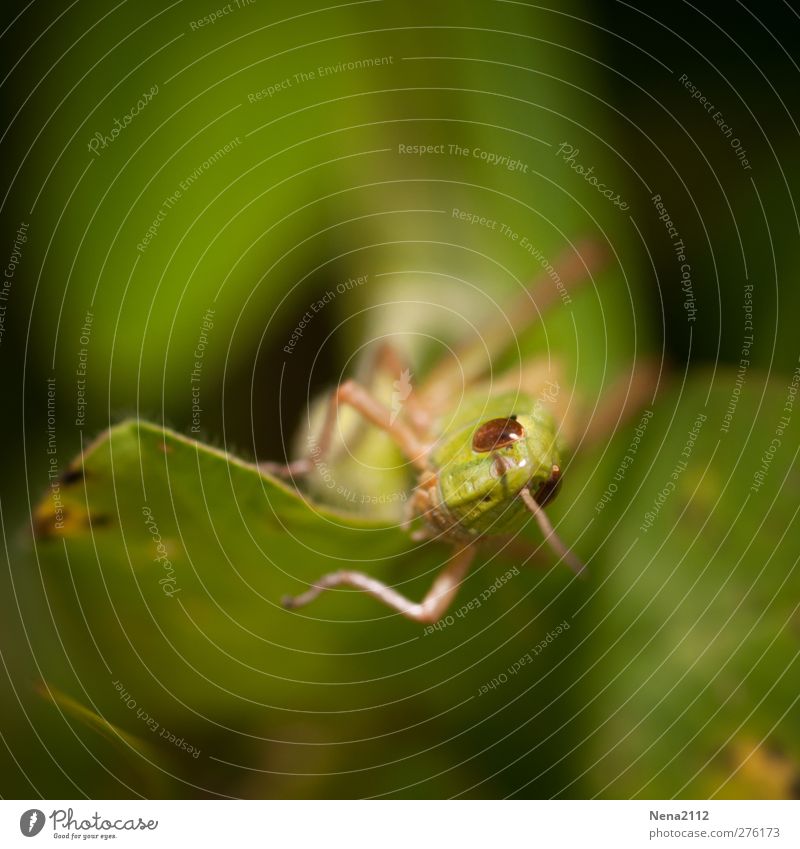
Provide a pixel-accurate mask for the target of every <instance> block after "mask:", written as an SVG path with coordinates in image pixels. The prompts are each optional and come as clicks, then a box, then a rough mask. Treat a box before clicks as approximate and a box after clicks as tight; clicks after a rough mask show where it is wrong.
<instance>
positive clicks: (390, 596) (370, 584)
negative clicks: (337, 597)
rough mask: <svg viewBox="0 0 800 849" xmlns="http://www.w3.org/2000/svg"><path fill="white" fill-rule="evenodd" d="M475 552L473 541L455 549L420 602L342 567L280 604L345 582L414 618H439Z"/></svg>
mask: <svg viewBox="0 0 800 849" xmlns="http://www.w3.org/2000/svg"><path fill="white" fill-rule="evenodd" d="M475 552H476V548H475V546H474V545H468V546H466V547H465V548H461V549H459V550H457V551H456V553H455V554H454V555H453V557H452V558H451V560H450V561H449V563H448V564H447V565H446V566H445V567H444V568H443V569H442V571H441V572H440V573H439V574H438V576H437V577H436V580H435V581H434V582H433V585H432V586H431V588H430V590H428V593H427V595H426V596H425V598H424V599H423V600H422V601H421V602H414V601H411V600H410V599H408V598H406V597H405V596H404V595H401V594H400V593H399V592H397V590H395V589H392V587H390V586H387V585H386V584H384V583H382V582H381V581H378V580H377V579H376V578H371V577H370V576H369V575H365V574H364V573H363V572H353V571H350V570H349V569H343V570H340V571H338V572H330V573H329V574H327V575H323V576H322V577H321V578H320V579H319V580H318V581H316V582H315V583H314V585H313V586H312V587H311V588H310V589H308V590H306V591H305V592H304V593H302V594H301V595H297V596H287V597H286V598H284V599H283V606H284V607H288V608H295V607H303V606H304V605H306V604H308V603H309V602H311V601H313V600H314V599H315V598H317V596H319V595H320V593H322V592H323V591H324V590H328V589H331V588H333V587H340V586H347V587H354V588H355V589H357V590H362V591H363V592H365V593H368V594H369V595H371V596H372V597H373V598H376V599H378V601H381V602H383V603H384V604H386V605H388V606H389V607H391V608H392V609H393V610H396V611H398V613H402V614H403V616H405V617H406V618H408V619H413V620H414V621H415V622H438V621H439V620H440V619H441V618H442V616H444V614H445V612H446V611H447V608H448V607H450V605H451V604H452V602H453V599H454V598H455V597H456V593H457V592H458V588H459V587H460V586H461V582H462V581H463V580H464V576H465V575H466V574H467V570H468V569H469V567H470V565H471V563H472V561H473V559H474V557H475Z"/></svg>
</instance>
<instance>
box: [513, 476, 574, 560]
mask: <svg viewBox="0 0 800 849" xmlns="http://www.w3.org/2000/svg"><path fill="white" fill-rule="evenodd" d="M520 497H521V498H522V500H523V501H524V502H525V506H526V507H527V508H528V510H530V511H531V513H532V514H533V518H534V519H536V521H537V523H538V525H539V527H540V528H541V530H542V534H543V535H544V538H545V540H546V541H547V544H548V545H549V546H550V548H552V549H553V551H554V552H555V553H556V554H557V555H558V556H559V557H560V558H561V559H563V561H564V562H565V563H566V564H567V566H569V568H570V569H572V571H573V572H574V573H575V574H576V575H580V574H581V573H582V572H583V570H584V569H585V566H584V565H583V563H581V561H580V560H578V558H577V557H576V556H575V555H574V554H573V553H572V552H571V551H570V550H569V549H568V548H567V546H566V545H564V543H563V541H562V540H561V537H559V535H558V534H557V533H556V531H555V528H554V527H553V525H552V524H551V523H550V520H549V519H548V518H547V514H546V513H545V512H544V508H543V507H542V506H541V505H540V504H538V503H537V501H536V499H535V498H534V497H533V495H531V492H530V490H529V489H528V488H527V487H525V488H524V489H523V490H522V491H521V492H520Z"/></svg>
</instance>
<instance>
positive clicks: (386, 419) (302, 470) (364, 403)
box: [261, 380, 430, 476]
mask: <svg viewBox="0 0 800 849" xmlns="http://www.w3.org/2000/svg"><path fill="white" fill-rule="evenodd" d="M340 404H349V405H350V406H351V407H353V409H355V410H356V411H357V412H359V413H360V414H361V415H362V416H363V417H364V418H365V419H366V420H367V421H369V422H371V423H372V424H373V425H375V426H376V427H378V428H380V429H381V430H383V431H385V432H386V433H387V434H388V435H389V436H390V437H391V438H392V439H393V440H394V441H395V442H396V443H397V445H398V447H399V448H400V450H401V451H402V452H403V454H404V455H405V456H406V458H407V459H408V460H410V461H411V463H413V464H414V466H416V468H417V469H420V470H424V469H426V468H427V456H428V451H429V450H430V446H428V445H426V444H425V443H423V442H422V441H421V440H420V438H419V436H418V435H417V433H416V432H415V431H414V430H413V429H412V428H410V427H409V426H408V425H407V424H406V423H405V422H404V421H403V420H401V419H399V418H395V417H394V416H393V415H392V412H391V410H389V409H387V408H386V407H385V406H384V405H383V404H381V403H380V402H379V401H376V400H375V398H373V397H372V395H371V394H370V393H369V391H368V390H366V389H365V388H364V387H363V386H361V385H360V384H358V383H356V382H355V381H354V380H346V381H345V382H344V383H342V384H341V385H340V386H339V387H338V388H337V389H336V391H335V392H333V394H332V395H331V399H330V402H329V404H328V410H327V412H326V415H325V421H324V422H323V425H322V430H321V431H320V435H319V439H318V440H317V441H316V444H315V445H314V446H313V447H312V451H311V455H310V456H308V457H301V458H300V459H299V460H294V461H293V462H291V463H289V464H287V465H281V464H279V463H262V464H261V468H262V469H264V470H265V471H268V472H272V473H273V474H279V475H285V476H294V475H305V474H308V473H309V472H310V471H312V469H313V468H314V463H315V461H316V462H319V461H320V460H321V459H322V458H324V457H325V456H326V455H327V454H328V452H329V450H330V447H331V441H332V439H333V432H334V429H335V427H336V419H337V414H338V412H339V405H340Z"/></svg>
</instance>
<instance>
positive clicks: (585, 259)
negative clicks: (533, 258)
mask: <svg viewBox="0 0 800 849" xmlns="http://www.w3.org/2000/svg"><path fill="white" fill-rule="evenodd" d="M608 258H609V255H608V252H607V251H606V250H605V248H604V247H603V246H602V245H601V244H600V243H599V242H595V241H588V240H587V241H584V242H581V243H579V244H577V245H575V246H572V247H570V248H568V249H566V250H565V251H564V252H563V253H562V254H561V255H560V256H559V257H558V258H557V260H556V261H555V264H554V268H551V272H552V273H553V274H555V275H556V276H557V279H559V280H560V282H561V284H562V285H563V286H566V287H570V286H571V287H573V288H574V289H576V288H577V287H578V286H581V285H584V284H586V283H587V282H588V281H589V280H592V279H593V275H594V274H595V273H597V272H598V271H599V270H601V269H602V268H603V266H604V265H605V264H606V262H607V261H608ZM558 298H559V292H558V288H557V287H556V286H555V284H554V283H553V280H552V279H551V276H550V275H549V274H548V273H547V272H546V271H543V272H542V273H541V274H539V275H537V277H536V278H535V279H534V280H533V281H532V282H531V283H530V284H529V286H528V287H527V290H526V291H525V292H523V293H522V294H521V295H519V296H518V298H517V300H516V301H515V302H513V303H512V304H511V305H510V307H509V309H508V310H507V311H506V315H505V316H501V317H500V318H498V319H496V320H495V321H493V322H490V323H488V324H486V325H485V326H484V327H482V328H481V332H480V334H479V337H478V339H477V340H474V341H469V342H467V343H466V344H465V345H463V346H462V347H460V348H457V349H456V351H455V352H454V353H455V356H453V357H449V358H447V359H445V360H443V361H442V362H441V363H440V364H439V365H438V366H437V367H435V368H434V369H433V370H432V371H431V373H430V374H429V375H428V377H427V378H426V380H425V382H424V384H423V385H422V386H421V387H420V389H419V393H418V397H419V398H420V402H421V404H422V405H423V406H425V407H426V408H431V407H432V408H434V409H438V408H440V407H442V406H445V407H446V405H447V404H448V403H449V402H450V399H451V397H452V394H453V387H458V388H459V389H460V387H461V386H462V382H463V384H465V385H471V384H473V383H475V382H476V381H478V380H479V379H480V378H481V377H483V375H484V374H485V373H486V372H487V370H488V367H489V364H490V363H491V360H492V359H493V358H494V357H495V356H497V355H498V354H500V353H502V352H503V351H504V350H506V349H507V348H508V347H509V344H510V343H511V341H512V339H513V336H514V334H516V333H519V332H520V331H522V330H524V329H525V328H526V327H527V326H529V325H531V324H532V323H534V322H535V321H537V320H538V319H540V318H541V317H542V315H543V314H544V313H545V312H546V311H547V310H548V309H549V308H551V307H552V306H553V305H554V304H555V303H557V301H558Z"/></svg>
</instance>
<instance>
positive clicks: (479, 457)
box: [433, 408, 583, 572]
mask: <svg viewBox="0 0 800 849" xmlns="http://www.w3.org/2000/svg"><path fill="white" fill-rule="evenodd" d="M433 460H434V463H435V464H436V465H438V499H437V500H438V503H436V504H435V506H434V512H435V513H437V516H436V518H437V519H439V520H442V519H443V520H444V521H443V522H442V521H439V522H434V524H440V526H447V525H450V527H453V529H454V531H455V532H457V533H458V534H459V535H461V536H472V537H477V536H482V535H490V534H502V533H507V532H509V531H511V530H514V529H515V528H516V527H518V526H519V525H520V524H521V522H522V520H523V519H524V518H525V517H526V516H527V515H529V514H531V515H533V517H534V518H535V519H536V521H537V523H538V525H539V528H540V529H541V531H542V534H543V535H544V538H545V540H546V541H547V543H548V545H550V547H551V548H552V549H553V551H554V552H555V553H556V554H558V555H559V557H560V558H561V559H563V560H564V562H565V563H566V564H567V565H568V566H570V568H572V569H573V570H574V571H575V572H580V571H582V569H583V566H582V564H581V563H580V561H579V560H578V559H577V557H575V555H574V554H573V553H572V552H571V551H570V550H569V549H568V548H567V547H566V546H565V545H564V543H563V542H562V541H561V540H560V539H559V538H558V535H557V534H556V532H555V530H554V528H553V526H552V525H551V524H550V521H549V519H548V518H547V515H546V514H545V512H544V510H543V509H542V508H543V506H544V505H545V504H546V503H547V502H548V501H550V500H551V499H552V498H553V496H554V495H555V494H556V492H557V490H558V487H559V484H560V482H561V466H560V462H561V448H560V444H559V439H558V429H557V426H556V423H555V420H554V419H553V417H552V416H551V415H550V414H549V413H548V412H547V411H545V410H540V409H536V408H535V409H534V412H533V413H532V414H531V415H510V416H508V417H505V418H495V419H488V420H487V421H484V422H481V423H480V424H478V425H477V426H475V425H472V426H471V427H468V428H466V429H464V430H461V431H460V432H459V433H457V434H454V435H453V436H451V438H450V439H449V440H448V441H447V442H446V443H445V444H444V445H442V446H441V448H440V450H439V451H437V452H436V453H435V455H434V457H433Z"/></svg>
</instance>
